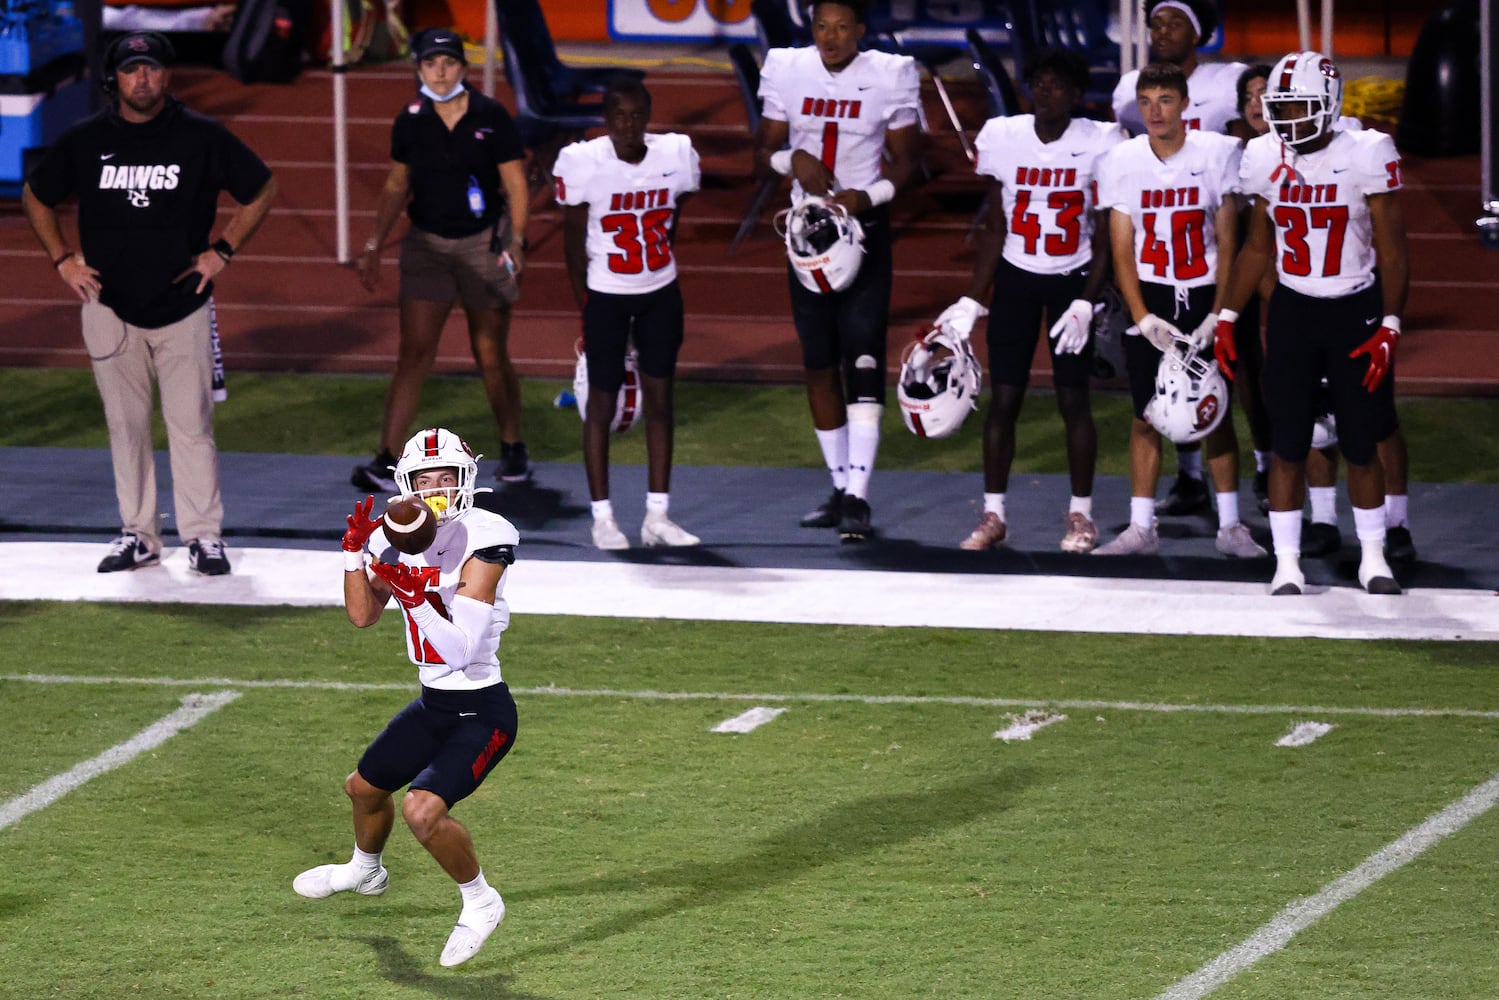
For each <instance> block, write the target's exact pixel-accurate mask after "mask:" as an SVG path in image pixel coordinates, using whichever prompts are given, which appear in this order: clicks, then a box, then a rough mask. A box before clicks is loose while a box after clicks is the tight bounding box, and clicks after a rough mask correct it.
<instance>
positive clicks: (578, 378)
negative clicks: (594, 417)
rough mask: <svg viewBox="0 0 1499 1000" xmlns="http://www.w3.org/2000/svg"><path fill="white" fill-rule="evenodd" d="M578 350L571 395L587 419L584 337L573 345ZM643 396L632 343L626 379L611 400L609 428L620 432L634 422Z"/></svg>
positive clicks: (636, 358) (580, 413)
mask: <svg viewBox="0 0 1499 1000" xmlns="http://www.w3.org/2000/svg"><path fill="white" fill-rule="evenodd" d="M573 350H574V351H576V352H577V354H578V367H577V368H575V369H574V370H573V396H574V397H575V398H576V399H577V400H578V416H579V417H581V418H582V419H584V420H587V419H588V356H587V355H586V354H584V353H583V341H581V340H579V341H578V342H577V343H576V344H574V345H573ZM641 405H642V398H641V393H640V356H639V355H638V354H636V353H635V347H634V345H633V344H632V345H631V346H630V347H629V348H628V349H627V350H626V351H625V380H624V382H622V383H620V386H619V398H618V400H617V401H616V402H615V404H614V418H613V419H612V420H610V421H609V429H610V430H611V431H614V432H616V433H619V434H623V433H624V432H625V431H627V430H629V429H630V428H631V427H634V426H635V418H637V417H638V416H640V407H641Z"/></svg>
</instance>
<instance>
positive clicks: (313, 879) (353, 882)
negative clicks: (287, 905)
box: [291, 864, 390, 899]
mask: <svg viewBox="0 0 1499 1000" xmlns="http://www.w3.org/2000/svg"><path fill="white" fill-rule="evenodd" d="M389 884H390V873H389V872H387V871H386V870H385V868H384V867H383V866H382V867H380V868H376V869H375V870H374V871H372V872H366V873H365V874H364V875H363V876H362V877H361V876H360V874H359V873H358V872H356V871H355V870H354V868H353V866H352V865H348V864H342V865H318V866H317V867H316V868H309V869H307V870H306V871H305V872H303V873H302V874H300V875H298V876H297V877H296V878H294V879H292V883H291V887H292V888H293V889H295V890H297V894H298V895H301V896H306V897H307V898H308V899H322V898H323V897H324V896H331V895H333V894H334V893H335V892H349V891H351V890H352V891H354V892H357V893H359V895H361V896H378V895H380V893H382V892H384V891H385V887H386V886H387V885H389Z"/></svg>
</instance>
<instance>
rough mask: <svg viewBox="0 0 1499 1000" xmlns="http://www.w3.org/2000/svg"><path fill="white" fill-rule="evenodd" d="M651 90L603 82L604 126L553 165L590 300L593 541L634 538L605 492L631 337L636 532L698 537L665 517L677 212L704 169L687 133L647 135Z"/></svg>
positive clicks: (588, 459) (577, 274)
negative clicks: (635, 392)
mask: <svg viewBox="0 0 1499 1000" xmlns="http://www.w3.org/2000/svg"><path fill="white" fill-rule="evenodd" d="M650 117H651V95H650V92H649V91H647V90H646V89H645V87H644V86H643V85H641V84H640V83H639V82H638V81H635V80H627V79H624V78H621V79H619V80H616V81H615V82H614V83H612V84H611V85H610V87H609V89H608V90H607V91H606V92H605V94H604V124H605V127H606V128H607V129H608V134H607V135H602V136H599V137H598V138H597V139H590V140H588V141H586V142H575V143H573V144H572V145H571V146H568V147H567V148H565V149H563V150H562V152H561V153H560V154H559V155H558V157H557V163H556V165H555V166H554V167H553V169H552V173H553V176H554V177H555V178H556V193H557V201H558V202H559V203H561V204H562V205H564V206H565V214H564V219H563V229H564V251H565V255H566V257H567V274H568V278H569V280H570V282H571V285H572V291H573V297H574V298H575V299H576V300H577V303H578V306H579V308H581V309H582V310H583V352H584V354H585V356H586V357H587V360H588V389H589V391H588V403H587V407H586V411H585V413H584V415H583V464H584V466H585V468H586V469H587V472H588V491H589V494H590V495H591V497H592V500H593V543H594V545H596V546H598V547H599V548H601V549H627V548H629V547H630V542H629V540H628V539H627V538H626V537H625V535H624V533H623V532H622V531H620V530H619V524H618V522H616V521H615V518H614V507H613V505H612V504H611V503H610V500H609V426H610V421H611V419H612V418H613V416H614V407H615V404H616V399H617V394H618V393H619V387H620V386H621V385H622V384H623V383H624V379H625V352H626V350H627V349H628V347H629V345H630V342H632V341H633V342H634V345H635V350H636V352H637V354H638V356H639V359H640V381H641V388H642V389H643V390H644V395H645V435H646V455H647V462H648V471H647V486H646V489H647V493H646V498H645V499H646V513H645V520H644V521H643V522H642V523H641V526H640V540H641V543H642V544H644V545H647V546H654V545H696V544H698V538H697V536H696V535H693V534H691V533H689V532H687V531H685V530H683V529H682V528H681V527H680V526H679V525H677V524H676V523H675V522H673V521H672V520H670V519H669V518H668V517H667V508H668V504H669V501H670V497H671V493H670V491H671V452H672V432H673V424H674V420H675V418H674V416H673V413H672V382H673V379H674V377H675V375H676V368H677V352H678V351H679V350H680V349H681V347H682V323H683V317H682V291H681V289H680V288H679V287H678V285H677V260H676V251H675V248H674V247H673V242H674V240H675V237H676V230H677V217H678V214H679V213H680V212H681V209H682V205H683V203H684V202H685V201H686V200H687V197H688V196H689V195H690V194H691V193H692V192H693V191H696V190H697V189H698V187H699V184H700V182H701V179H702V170H701V168H700V167H699V165H698V156H697V151H696V150H694V149H693V148H692V140H690V139H689V138H688V137H687V136H685V135H679V134H677V133H674V132H669V133H663V134H660V135H651V134H647V133H646V130H645V128H646V125H647V124H649V122H650Z"/></svg>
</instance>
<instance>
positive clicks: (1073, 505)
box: [1067, 497, 1093, 521]
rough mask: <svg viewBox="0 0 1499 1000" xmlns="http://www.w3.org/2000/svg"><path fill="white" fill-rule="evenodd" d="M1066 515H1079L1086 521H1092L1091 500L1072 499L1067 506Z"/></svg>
mask: <svg viewBox="0 0 1499 1000" xmlns="http://www.w3.org/2000/svg"><path fill="white" fill-rule="evenodd" d="M1067 513H1069V514H1081V515H1083V517H1086V518H1087V519H1088V520H1090V521H1091V520H1093V498H1092V497H1073V498H1072V499H1071V500H1070V501H1069V502H1068V504H1067Z"/></svg>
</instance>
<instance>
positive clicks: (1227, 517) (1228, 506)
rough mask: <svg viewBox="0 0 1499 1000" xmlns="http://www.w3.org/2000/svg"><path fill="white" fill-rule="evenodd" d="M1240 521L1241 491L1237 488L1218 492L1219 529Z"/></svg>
mask: <svg viewBox="0 0 1499 1000" xmlns="http://www.w3.org/2000/svg"><path fill="white" fill-rule="evenodd" d="M1238 523H1239V493H1238V491H1237V490H1235V491H1232V492H1229V493H1219V494H1218V530H1219V531H1222V530H1223V529H1224V528H1227V527H1228V526H1229V525H1232V524H1238Z"/></svg>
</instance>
